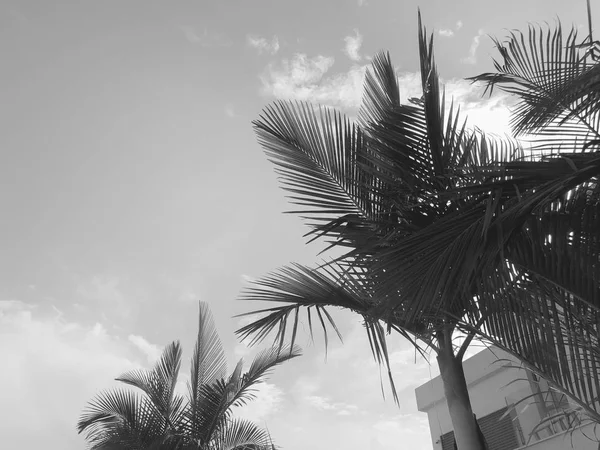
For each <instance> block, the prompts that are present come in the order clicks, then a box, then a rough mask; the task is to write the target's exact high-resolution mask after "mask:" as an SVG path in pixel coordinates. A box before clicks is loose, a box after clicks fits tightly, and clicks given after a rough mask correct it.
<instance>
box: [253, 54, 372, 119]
mask: <svg viewBox="0 0 600 450" xmlns="http://www.w3.org/2000/svg"><path fill="white" fill-rule="evenodd" d="M333 63H334V58H333V57H327V56H323V55H318V56H316V57H313V58H309V57H308V56H307V55H305V54H303V53H299V54H296V55H295V56H294V57H293V58H291V59H284V60H283V61H281V62H280V63H278V64H270V65H269V66H267V68H266V69H265V71H264V72H263V74H262V75H261V76H260V80H261V82H262V93H263V94H264V95H269V96H273V97H275V98H280V99H286V100H305V101H311V102H315V103H319V104H323V105H326V106H334V107H340V108H342V109H346V108H349V109H353V108H358V106H359V105H360V100H361V95H362V82H363V78H364V74H365V70H366V66H358V65H356V66H353V67H352V68H351V69H350V70H349V71H348V72H343V73H338V74H334V75H329V74H328V72H329V70H330V69H331V67H332V66H333Z"/></svg>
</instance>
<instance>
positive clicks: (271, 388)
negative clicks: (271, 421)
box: [234, 382, 284, 423]
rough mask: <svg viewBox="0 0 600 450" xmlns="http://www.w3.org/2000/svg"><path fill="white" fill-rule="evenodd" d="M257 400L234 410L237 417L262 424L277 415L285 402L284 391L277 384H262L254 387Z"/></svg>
mask: <svg viewBox="0 0 600 450" xmlns="http://www.w3.org/2000/svg"><path fill="white" fill-rule="evenodd" d="M253 394H254V395H255V398H254V399H253V400H251V401H250V402H248V403H247V404H246V405H244V406H243V407H241V408H237V409H234V414H235V416H236V417H240V418H243V419H247V420H250V421H252V422H254V423H260V422H262V421H263V420H265V419H267V418H268V417H269V416H272V415H273V414H274V413H276V412H277V411H278V410H279V409H280V407H281V404H282V402H283V400H284V393H283V391H282V390H281V389H280V388H279V387H277V386H276V385H275V384H272V383H267V382H262V383H259V384H257V385H256V386H255V387H254V392H253Z"/></svg>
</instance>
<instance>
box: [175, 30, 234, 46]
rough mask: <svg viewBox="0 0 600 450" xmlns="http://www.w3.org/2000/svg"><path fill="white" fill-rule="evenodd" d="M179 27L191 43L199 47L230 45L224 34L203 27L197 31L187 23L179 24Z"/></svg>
mask: <svg viewBox="0 0 600 450" xmlns="http://www.w3.org/2000/svg"><path fill="white" fill-rule="evenodd" d="M179 29H180V30H181V31H182V32H183V35H184V36H185V38H186V39H187V40H188V42H190V43H191V44H195V45H200V46H201V47H229V46H230V45H231V41H230V40H229V39H228V38H227V37H226V36H225V35H224V34H222V33H215V32H211V31H209V30H208V28H204V30H203V31H202V33H198V32H197V31H196V29H195V28H194V27H192V26H189V25H180V26H179Z"/></svg>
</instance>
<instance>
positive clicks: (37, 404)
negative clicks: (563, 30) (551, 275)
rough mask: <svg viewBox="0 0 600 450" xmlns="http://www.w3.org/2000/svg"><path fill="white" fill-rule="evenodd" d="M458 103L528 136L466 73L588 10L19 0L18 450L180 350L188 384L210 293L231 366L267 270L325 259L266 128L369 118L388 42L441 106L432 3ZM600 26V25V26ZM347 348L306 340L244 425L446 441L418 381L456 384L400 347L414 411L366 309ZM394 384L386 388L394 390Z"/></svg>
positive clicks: (8, 190) (7, 166)
mask: <svg viewBox="0 0 600 450" xmlns="http://www.w3.org/2000/svg"><path fill="white" fill-rule="evenodd" d="M418 7H420V8H421V11H422V14H423V20H424V23H425V24H426V26H427V27H428V30H430V31H432V32H433V33H434V36H435V46H436V60H437V63H438V67H439V71H440V74H441V76H442V78H443V81H444V83H445V85H446V91H447V93H448V94H449V95H451V96H453V97H454V100H455V102H456V103H458V104H460V105H462V108H463V111H464V112H466V113H467V114H468V116H469V122H470V124H472V125H473V126H479V127H481V128H483V129H485V130H487V131H490V132H494V133H504V132H508V131H509V130H508V125H507V124H508V118H509V110H508V105H510V102H511V99H510V98H508V97H507V96H502V95H500V96H496V97H493V98H491V99H483V98H481V95H480V94H481V91H480V90H479V89H478V88H475V87H473V86H471V85H469V84H468V83H466V82H465V81H463V80H462V79H463V78H464V77H468V76H473V75H477V74H479V73H482V72H485V71H490V70H492V69H493V66H492V57H493V56H496V54H495V53H494V49H493V45H492V43H491V41H490V38H489V37H488V35H492V36H498V37H504V36H506V33H507V30H510V29H514V28H517V29H522V30H524V29H526V26H527V23H528V22H538V23H543V22H544V21H546V22H549V23H553V21H554V20H555V19H556V17H557V16H558V17H560V18H561V20H562V22H563V23H564V24H566V25H570V24H574V25H575V26H578V27H581V26H582V25H583V24H584V23H585V1H584V0H580V1H579V0H578V1H576V2H564V1H563V0H518V1H517V0H505V1H503V2H502V3H501V4H499V3H498V2H491V1H488V0H455V1H451V2H450V1H447V0H439V1H437V0H436V1H434V0H421V1H418V2H417V1H414V0H405V1H402V2H399V1H393V0H329V1H327V2H324V1H316V0H304V1H302V2H299V1H287V0H280V1H275V0H272V1H266V0H246V1H241V0H240V1H232V0H218V1H217V0H195V1H176V0H173V1H169V2H166V1H154V0H146V1H138V0H128V1H122V0H119V1H116V0H103V1H91V0H79V1H62V0H54V1H52V2H48V1H43V0H37V1H31V0H18V1H15V0H4V1H2V2H1V3H0V54H1V55H2V70H1V71H0V98H1V99H2V107H0V249H1V251H0V355H1V358H2V370H0V430H1V434H2V436H3V439H2V440H3V442H4V443H5V445H7V447H8V448H12V447H15V448H16V447H18V448H21V449H24V450H29V449H37V448H40V446H42V445H43V446H44V447H45V448H61V449H64V450H78V449H82V448H84V446H85V444H84V441H83V438H82V437H81V436H78V435H77V434H76V431H75V424H76V422H77V419H78V417H79V414H80V412H81V410H82V409H83V407H84V406H85V404H86V402H87V401H88V400H90V399H91V398H92V397H93V396H94V395H95V394H96V393H98V392H99V391H100V390H102V389H105V388H110V387H112V386H114V385H115V383H114V382H113V381H111V380H113V379H114V378H115V377H117V376H118V375H120V374H121V373H123V372H125V371H128V370H130V369H133V368H136V367H150V366H151V364H152V363H153V362H154V361H155V360H156V358H157V355H159V354H160V350H161V348H163V347H164V346H165V345H167V344H168V343H170V342H171V341H173V340H176V339H179V340H181V342H182V344H183V347H184V358H185V359H186V364H184V366H183V368H182V371H183V372H187V370H188V368H189V364H187V360H188V359H189V356H190V354H191V350H192V347H193V343H194V339H195V333H196V331H197V313H198V301H205V302H207V303H209V304H210V307H211V310H212V311H213V314H214V316H215V321H216V324H217V327H218V329H219V333H220V336H221V339H222V341H223V345H224V347H225V350H226V353H227V354H228V357H229V359H230V361H231V362H232V363H233V361H235V360H237V358H240V357H245V358H246V359H248V358H251V357H252V354H253V353H254V352H255V351H256V349H248V348H247V347H246V346H245V345H244V344H243V343H240V342H238V341H237V339H236V337H235V336H234V334H233V332H234V330H235V329H237V328H239V327H240V325H241V324H243V322H241V321H240V319H234V318H232V316H233V315H235V314H239V313H242V312H247V311H250V310H252V308H253V305H251V304H247V303H243V302H240V301H236V298H237V296H238V294H239V293H240V290H241V289H242V288H243V287H244V285H246V284H247V283H248V281H249V280H252V279H253V278H257V277H260V276H262V275H265V274H266V273H268V272H269V271H271V270H274V269H276V268H277V267H279V266H282V265H284V264H287V263H289V262H292V261H296V262H301V263H305V264H315V263H316V262H317V261H318V259H317V257H316V254H317V252H318V251H319V250H320V248H321V247H320V245H319V244H311V245H306V244H305V242H306V239H305V238H303V237H302V236H303V234H304V233H305V232H306V231H308V230H307V229H306V228H305V227H304V225H303V223H302V222H301V219H300V218H298V217H296V216H292V215H285V214H283V212H284V211H286V210H289V209H290V205H289V204H287V203H286V200H285V198H284V194H283V192H282V191H281V190H280V189H279V187H278V185H277V179H276V176H275V174H274V173H273V170H272V167H271V165H270V163H269V162H268V161H267V159H266V158H265V156H264V154H263V153H262V151H261V148H260V147H259V145H258V144H257V142H256V138H255V136H254V133H253V130H252V126H251V121H252V120H254V119H256V118H258V116H259V114H260V111H261V109H262V108H263V107H265V106H266V105H267V104H268V103H269V102H271V101H273V100H274V99H276V98H279V99H299V100H308V101H312V102H317V103H321V104H325V105H328V106H331V107H335V108H338V109H341V110H342V111H343V112H345V113H347V114H349V115H350V116H353V115H355V114H356V111H357V108H358V106H359V104H360V95H361V88H362V79H363V76H364V73H365V70H366V68H367V67H368V65H369V61H370V59H371V58H372V57H373V55H375V54H376V52H377V51H380V50H388V51H389V52H390V54H391V58H392V61H393V62H394V64H395V66H396V68H397V74H398V78H399V82H400V86H401V97H402V99H403V100H405V99H407V98H409V97H411V96H414V95H418V94H419V82H418V77H419V75H418V54H417V8H418ZM596 15H597V14H596ZM335 317H336V318H337V320H338V324H339V326H340V328H341V330H342V334H343V336H344V343H343V344H341V343H338V342H332V343H331V345H330V347H329V350H328V353H327V358H325V349H324V344H323V340H322V339H316V340H315V343H314V344H311V343H310V340H309V337H308V335H307V334H306V333H305V332H303V333H300V336H299V343H300V344H301V345H302V347H303V348H304V356H302V357H301V358H298V359H295V360H293V361H291V362H289V363H286V364H285V365H283V366H281V367H279V368H278V369H277V370H276V372H275V373H274V375H273V376H272V377H271V378H270V379H269V381H268V382H267V383H265V384H263V385H262V387H261V390H260V395H259V397H258V399H257V400H256V401H255V402H254V403H253V404H251V405H250V406H249V407H247V408H246V409H245V410H244V411H243V412H241V413H240V414H242V415H244V416H245V417H248V418H250V419H253V420H255V421H256V422H257V423H259V424H262V425H266V426H267V427H268V428H269V431H270V432H271V434H272V436H273V438H274V440H275V442H276V443H277V444H278V445H280V446H281V447H282V448H284V449H286V450H300V449H305V448H312V449H315V450H325V449H330V448H345V449H347V450H359V449H360V450H364V449H373V450H388V449H389V450H392V449H398V448H401V447H403V448H411V449H416V450H429V449H431V448H432V447H431V439H430V433H429V427H428V424H427V417H426V415H425V414H423V413H419V412H418V411H417V409H416V402H415V398H414V389H415V387H417V386H418V385H420V384H422V383H424V382H425V381H427V380H429V379H430V378H431V377H433V376H436V375H437V369H436V367H435V361H432V364H431V365H429V364H428V363H427V362H426V361H424V360H423V359H422V358H417V357H415V352H414V350H413V349H411V347H410V345H409V344H408V343H407V342H404V341H402V340H400V339H398V338H396V337H394V338H392V339H391V349H390V351H391V355H392V366H393V371H394V375H395V380H396V384H397V386H398V389H399V400H400V401H399V405H395V404H394V403H393V401H392V400H391V397H390V396H389V392H388V395H387V396H386V398H385V399H384V398H383V397H382V394H381V385H380V374H379V370H378V368H377V365H376V364H375V363H374V362H373V358H372V356H371V353H370V351H369V346H368V341H367V338H366V335H365V333H364V331H363V330H362V329H361V325H360V323H359V321H358V318H357V317H355V316H353V315H351V314H348V313H337V314H336V315H335ZM384 386H385V382H384Z"/></svg>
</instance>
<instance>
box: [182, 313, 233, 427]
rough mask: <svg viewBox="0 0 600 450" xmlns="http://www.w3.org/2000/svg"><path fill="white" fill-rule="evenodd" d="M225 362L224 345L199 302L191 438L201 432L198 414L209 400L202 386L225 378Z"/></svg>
mask: <svg viewBox="0 0 600 450" xmlns="http://www.w3.org/2000/svg"><path fill="white" fill-rule="evenodd" d="M225 369H226V359H225V353H224V352H223V346H222V344H221V341H220V339H219V336H218V334H217V330H216V328H215V324H214V320H213V317H212V314H211V312H210V309H209V307H208V304H206V303H204V302H200V303H199V318H198V337H197V339H196V345H195V347H194V353H193V356H192V361H191V376H190V381H189V383H188V390H189V408H190V409H189V414H191V417H190V420H189V425H190V426H192V427H193V430H192V435H194V436H196V435H199V434H200V433H201V428H202V426H203V425H204V423H203V421H202V420H201V417H200V415H201V414H202V409H203V404H204V403H205V402H207V401H208V399H206V398H205V396H204V386H206V385H210V384H212V383H214V382H215V381H217V380H219V379H221V378H223V377H224V376H225Z"/></svg>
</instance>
